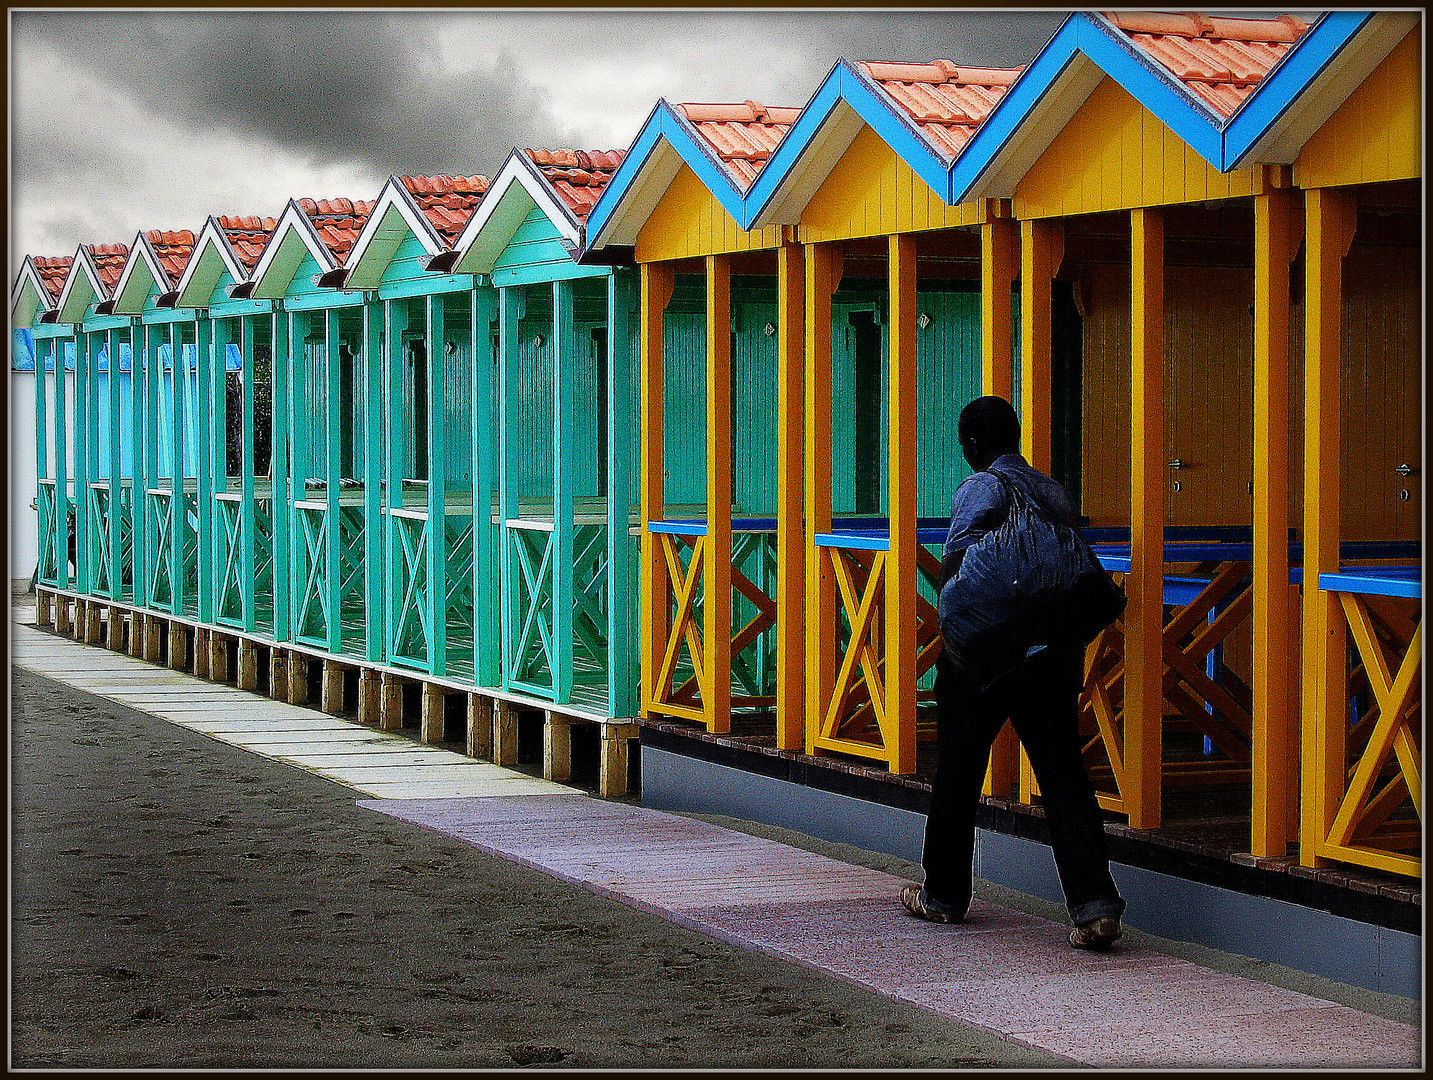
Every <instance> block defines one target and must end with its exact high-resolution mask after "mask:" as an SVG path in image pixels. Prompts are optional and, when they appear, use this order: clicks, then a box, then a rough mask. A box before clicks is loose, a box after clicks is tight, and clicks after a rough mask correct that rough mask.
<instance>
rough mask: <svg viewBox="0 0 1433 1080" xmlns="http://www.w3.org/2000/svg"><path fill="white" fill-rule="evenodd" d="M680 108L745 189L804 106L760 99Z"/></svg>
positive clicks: (683, 105)
mask: <svg viewBox="0 0 1433 1080" xmlns="http://www.w3.org/2000/svg"><path fill="white" fill-rule="evenodd" d="M676 109H677V111H678V112H680V113H681V114H682V115H683V116H684V117H686V119H687V122H688V123H690V124H691V125H692V127H694V128H696V130H697V134H698V135H700V136H701V137H702V138H703V139H705V140H706V141H707V143H709V144H710V145H711V147H712V149H713V150H715V151H716V153H717V156H718V157H720V158H721V160H722V162H723V163H724V164H725V165H726V167H727V171H728V172H729V173H730V174H731V175H732V178H733V179H734V180H736V181H737V184H738V186H739V187H741V188H742V189H743V190H745V189H746V188H748V187H750V186H751V182H752V181H753V180H755V179H756V176H757V174H758V173H759V172H761V167H762V166H763V165H765V164H766V162H767V159H768V158H770V157H771V154H772V151H774V150H775V149H776V147H777V145H778V144H780V142H781V140H782V139H783V138H784V137H785V136H786V133H787V132H788V131H790V130H791V125H792V124H794V123H796V118H797V117H798V116H800V115H801V110H800V109H793V108H784V107H775V106H773V107H767V106H765V105H763V104H762V103H761V102H759V101H743V102H739V103H736V104H710V103H691V102H688V103H685V104H681V105H677V106H676Z"/></svg>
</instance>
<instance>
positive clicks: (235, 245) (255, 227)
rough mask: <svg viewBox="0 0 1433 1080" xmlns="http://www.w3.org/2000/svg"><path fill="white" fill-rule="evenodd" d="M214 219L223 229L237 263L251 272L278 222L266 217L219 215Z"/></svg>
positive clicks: (257, 263)
mask: <svg viewBox="0 0 1433 1080" xmlns="http://www.w3.org/2000/svg"><path fill="white" fill-rule="evenodd" d="M216 220H217V221H218V224H219V228H221V229H223V230H224V236H225V237H226V238H227V239H228V241H229V246H230V247H231V248H232V249H233V251H234V257H235V258H237V259H238V260H239V265H240V266H242V267H243V268H244V269H245V270H247V271H250V272H252V271H253V269H254V267H256V266H258V265H259V259H260V258H261V257H262V256H263V254H264V246H265V245H266V244H267V243H268V242H269V237H271V236H272V235H273V234H274V229H275V228H276V227H277V226H278V222H277V221H275V220H274V219H273V218H267V217H266V218H260V217H219V218H218V219H216Z"/></svg>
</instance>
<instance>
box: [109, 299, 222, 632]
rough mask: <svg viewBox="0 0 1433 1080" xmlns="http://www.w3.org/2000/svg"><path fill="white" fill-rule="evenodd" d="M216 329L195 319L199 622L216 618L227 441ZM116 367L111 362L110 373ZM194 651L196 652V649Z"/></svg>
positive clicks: (196, 559)
mask: <svg viewBox="0 0 1433 1080" xmlns="http://www.w3.org/2000/svg"><path fill="white" fill-rule="evenodd" d="M213 331H214V324H213V323H212V322H210V320H209V319H208V318H207V317H199V318H196V319H195V320H194V361H195V366H196V375H197V384H198V393H196V394H195V395H194V403H195V405H196V406H197V407H198V409H199V415H198V416H197V417H195V424H194V435H195V440H194V441H195V444H196V445H195V466H196V467H195V469H194V473H195V485H194V486H195V489H196V498H197V500H198V509H199V513H198V525H199V529H198V533H199V535H198V544H197V546H196V548H195V563H196V564H197V565H196V568H195V574H194V581H195V586H196V587H197V588H198V590H199V596H198V602H197V603H196V605H195V611H196V612H197V613H198V617H199V621H200V622H212V621H213V619H214V531H213V530H214V463H215V461H216V459H217V460H220V461H222V459H223V452H224V444H223V443H222V442H217V441H216V434H220V433H222V432H223V426H222V425H219V427H218V430H217V432H216V429H215V421H216V420H217V418H218V415H217V414H218V402H216V401H215V389H216V387H215V381H216V372H215V363H214V354H213V351H212V346H213V343H214V337H213ZM220 362H221V363H222V358H221V360H220ZM115 366H116V365H115V364H114V362H113V361H111V363H110V369H111V374H113V370H114V368H115ZM195 652H196V655H197V652H198V649H197V648H196V650H195Z"/></svg>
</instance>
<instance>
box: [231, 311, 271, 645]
mask: <svg viewBox="0 0 1433 1080" xmlns="http://www.w3.org/2000/svg"><path fill="white" fill-rule="evenodd" d="M256 318H257V316H252V315H249V316H244V317H242V318H241V319H240V323H239V325H240V331H239V332H240V335H241V340H242V344H241V346H240V349H241V350H242V352H243V356H242V357H241V359H240V363H241V364H242V365H243V366H242V369H241V370H240V372H239V384H240V397H241V408H242V410H243V423H242V424H241V425H240V427H241V428H242V429H243V430H242V431H241V433H240V435H241V438H242V439H243V443H242V448H241V450H240V455H239V457H240V460H239V477H240V480H239V484H240V487H241V492H240V496H239V515H240V523H239V531H240V534H241V535H240V542H241V547H240V554H239V559H240V567H239V573H240V574H241V575H243V577H242V585H241V587H240V590H239V591H240V593H241V594H242V603H243V627H244V631H245V632H246V633H250V634H252V633H253V632H254V630H255V628H256V627H257V625H258V612H257V610H256V609H257V606H258V605H257V603H256V601H257V599H258V597H257V592H258V568H257V567H256V566H255V563H256V562H257V560H258V557H259V540H258V535H257V529H258V508H257V507H256V506H255V505H254V474H255V472H256V471H257V470H258V462H257V461H255V460H254V458H255V454H254V380H255V378H256V377H257V376H256V374H255V366H256V363H255V357H254V324H255V319H256ZM269 364H270V367H272V366H273V359H272V353H271V354H270V360H269ZM269 414H270V425H271V431H272V418H273V409H272V408H270V410H269ZM269 445H270V446H271V447H272V445H273V438H272V435H271V436H270V439H269ZM271 453H272V451H271ZM270 475H271V476H272V465H271V466H270ZM273 505H274V504H273V502H272V501H270V503H269V506H270V510H271V512H272V507H273Z"/></svg>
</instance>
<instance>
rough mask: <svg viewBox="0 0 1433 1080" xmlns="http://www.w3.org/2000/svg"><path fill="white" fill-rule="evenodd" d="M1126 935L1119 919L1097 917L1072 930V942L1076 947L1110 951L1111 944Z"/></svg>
mask: <svg viewBox="0 0 1433 1080" xmlns="http://www.w3.org/2000/svg"><path fill="white" fill-rule="evenodd" d="M1123 936H1124V931H1122V930H1121V929H1120V921H1119V920H1118V919H1095V920H1094V921H1093V922H1087V923H1085V925H1083V926H1077V927H1075V928H1074V929H1073V930H1071V931H1070V944H1071V945H1072V946H1073V947H1074V948H1076V949H1092V950H1094V951H1095V952H1109V949H1110V946H1111V945H1113V944H1114V943H1115V942H1116V941H1118V940H1119V939H1120V938H1121V937H1123Z"/></svg>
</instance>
